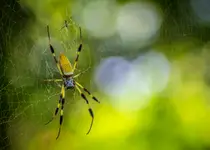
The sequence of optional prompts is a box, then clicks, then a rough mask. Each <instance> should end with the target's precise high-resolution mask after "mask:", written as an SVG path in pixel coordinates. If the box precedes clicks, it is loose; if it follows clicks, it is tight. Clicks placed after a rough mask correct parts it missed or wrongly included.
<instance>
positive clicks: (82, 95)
mask: <svg viewBox="0 0 210 150" xmlns="http://www.w3.org/2000/svg"><path fill="white" fill-rule="evenodd" d="M75 87H76V89H77V90H78V91H79V93H80V95H81V97H82V98H83V99H84V100H85V102H86V103H87V105H88V107H89V108H88V111H89V114H90V116H91V118H92V121H91V124H90V128H89V130H88V132H87V134H89V133H90V131H91V129H92V126H93V121H94V114H93V110H92V109H91V107H90V104H89V101H88V99H87V98H86V96H85V95H84V94H83V93H82V91H81V90H80V89H79V87H78V86H77V85H76V86H75Z"/></svg>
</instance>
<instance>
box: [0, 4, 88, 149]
mask: <svg viewBox="0 0 210 150" xmlns="http://www.w3.org/2000/svg"><path fill="white" fill-rule="evenodd" d="M4 6H5V7H4V8H3V9H2V10H1V12H2V16H1V23H2V24H1V29H0V31H1V39H2V40H1V41H3V42H2V43H1V44H2V45H1V51H0V61H1V66H0V67H1V68H0V69H1V74H0V82H1V84H0V141H1V142H0V149H1V150H4V149H16V146H17V147H19V149H25V147H24V143H23V142H22V143H21V142H20V141H18V139H22V141H24V140H26V141H27V139H28V138H32V137H33V135H34V134H36V133H37V132H39V133H40V130H42V129H44V128H46V127H45V126H44V124H45V123H46V122H47V121H48V120H49V119H50V118H51V117H52V114H53V113H54V109H55V108H56V105H57V101H58V98H59V93H60V87H59V86H58V85H57V84H56V83H45V82H43V81H44V80H45V79H52V78H60V75H59V72H58V70H57V68H56V64H55V62H54V60H53V57H52V54H51V53H50V51H49V47H48V38H47V33H46V27H45V26H44V27H43V26H42V28H41V31H39V32H40V33H43V34H42V35H41V37H39V38H35V39H33V38H34V37H32V36H31V35H30V34H28V30H29V29H30V28H29V26H28V25H30V21H32V22H33V19H34V18H33V14H32V13H31V12H30V11H29V10H24V11H23V9H22V8H20V6H19V4H18V3H16V2H14V1H11V2H9V1H5V3H4ZM25 14H29V16H30V17H32V19H31V20H29V21H26V20H27V19H28V18H29V16H27V15H25ZM68 19H69V18H68ZM20 20H21V21H20ZM16 21H17V22H16ZM70 21H71V20H70ZM19 22H22V24H21V23H19ZM23 22H29V23H27V24H26V23H25V24H24V23H23ZM71 23H72V22H70V23H69V28H70V27H73V28H72V29H62V30H59V29H60V27H57V29H56V28H53V27H52V28H50V32H51V39H52V45H53V46H54V48H55V52H56V54H57V56H59V53H60V52H63V53H65V55H66V56H67V57H68V58H69V59H70V61H71V62H72V63H73V61H74V59H75V57H76V50H77V48H78V46H79V40H80V39H79V32H78V31H79V30H78V26H76V25H75V24H73V25H72V24H71ZM5 29H6V30H5ZM32 34H33V32H32ZM69 35H71V36H69ZM34 41H35V42H34ZM84 49H86V52H82V53H81V55H80V61H79V64H78V68H79V69H77V70H76V72H80V71H83V70H85V69H89V68H91V56H90V53H89V51H88V48H87V46H86V45H85V44H84ZM62 50H63V51H62ZM88 72H90V70H89V71H88ZM88 72H86V75H85V76H86V79H88V78H90V74H89V73H88ZM81 77H84V75H81ZM81 77H79V80H80V79H81V80H82V82H85V79H82V78H81ZM76 97H77V95H76V94H75V93H74V92H67V93H66V99H67V101H66V104H67V106H66V105H65V107H66V109H65V111H66V112H69V113H71V112H72V111H74V112H76V113H78V112H79V110H80V109H77V108H78V107H79V106H77V104H76V103H75V98H76ZM69 103H70V104H71V105H69ZM80 104H81V103H80ZM69 107H70V108H69ZM75 110H77V111H75ZM66 116H67V117H68V113H66ZM57 119H58V118H57ZM57 119H56V121H54V122H55V123H53V125H54V124H55V126H54V127H53V130H54V129H55V130H56V131H55V133H56V132H57V129H58V120H57ZM34 120H35V121H34ZM27 126H30V130H29V128H27ZM48 127H49V128H52V126H50V125H49V126H48ZM31 129H34V130H33V131H32V130H31ZM54 136H56V134H54Z"/></svg>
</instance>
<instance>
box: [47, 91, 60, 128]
mask: <svg viewBox="0 0 210 150" xmlns="http://www.w3.org/2000/svg"><path fill="white" fill-rule="evenodd" d="M61 101H62V94H60V99H59V101H58V105H57V107H56V109H55V113H54V115H53V117H52V118H51V119H50V120H49V121H48V122H47V123H46V124H45V125H47V124H49V123H50V122H52V121H53V119H54V118H55V117H56V115H57V114H58V111H59V109H60V106H61Z"/></svg>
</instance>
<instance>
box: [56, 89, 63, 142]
mask: <svg viewBox="0 0 210 150" xmlns="http://www.w3.org/2000/svg"><path fill="white" fill-rule="evenodd" d="M64 104H65V88H64V85H62V88H61V111H60V125H59V130H58V135H57V137H56V140H57V139H58V138H59V136H60V132H61V127H62V124H63V109H64Z"/></svg>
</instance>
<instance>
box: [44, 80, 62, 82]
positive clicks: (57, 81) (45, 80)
mask: <svg viewBox="0 0 210 150" xmlns="http://www.w3.org/2000/svg"><path fill="white" fill-rule="evenodd" d="M62 81H63V80H62V79H46V80H44V82H62Z"/></svg>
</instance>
